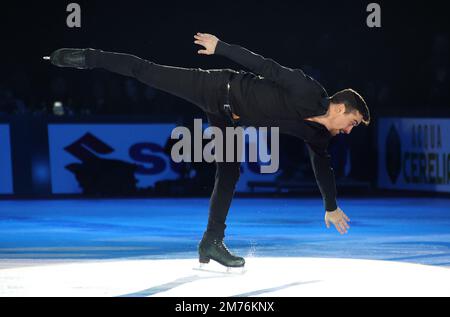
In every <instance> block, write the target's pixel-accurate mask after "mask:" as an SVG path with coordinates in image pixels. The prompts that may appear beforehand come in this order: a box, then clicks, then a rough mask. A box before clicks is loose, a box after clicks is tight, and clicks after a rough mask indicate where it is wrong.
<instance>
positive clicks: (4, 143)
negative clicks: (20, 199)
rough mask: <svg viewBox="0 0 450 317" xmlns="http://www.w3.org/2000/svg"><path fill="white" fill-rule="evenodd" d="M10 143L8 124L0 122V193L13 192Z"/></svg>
mask: <svg viewBox="0 0 450 317" xmlns="http://www.w3.org/2000/svg"><path fill="white" fill-rule="evenodd" d="M11 163H12V162H11V143H10V133H9V125H8V124H0V194H12V193H13V181H12V164H11Z"/></svg>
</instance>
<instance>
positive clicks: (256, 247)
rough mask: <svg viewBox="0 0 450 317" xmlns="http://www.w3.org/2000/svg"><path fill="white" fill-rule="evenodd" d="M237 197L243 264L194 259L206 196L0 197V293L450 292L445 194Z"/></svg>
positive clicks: (232, 234)
mask: <svg viewBox="0 0 450 317" xmlns="http://www.w3.org/2000/svg"><path fill="white" fill-rule="evenodd" d="M340 207H341V208H342V209H343V210H344V212H345V213H346V214H347V215H348V216H349V217H350V219H351V222H350V226H351V228H350V231H349V233H348V234H347V235H340V234H339V233H338V232H337V231H336V230H335V229H334V228H330V229H326V227H325V225H324V222H323V211H322V208H323V207H322V203H321V201H320V200H319V199H236V200H235V201H234V202H233V205H232V208H231V211H230V215H229V222H228V229H227V236H226V239H225V242H226V243H227V245H228V247H229V248H230V249H231V250H232V251H233V252H234V253H236V254H238V255H242V256H244V257H245V258H246V260H247V264H246V269H245V272H244V273H242V272H232V273H226V272H225V270H224V269H222V267H221V266H219V265H218V264H215V263H212V264H209V266H207V267H206V268H204V269H203V270H196V268H198V261H197V260H196V256H197V252H196V249H197V244H198V241H199V239H200V238H201V235H202V232H203V229H204V227H205V225H206V221H207V212H208V199H130V200H125V199H118V200H49V201H46V200H33V201H31V200H29V201H25V200H24V201H8V200H2V201H0V219H1V221H0V296H114V297H116V296H121V297H147V296H159V297H162V296H170V297H173V296H177V297H178V296H180V297H190V296H220V297H222V296H242V297H247V296H249V297H253V296H262V297H264V296H276V297H278V296H289V297H290V296H295V297H297V296H450V269H449V268H450V252H449V251H450V200H449V199H430V198H426V199H425V198H417V199H405V198H402V199H341V200H340Z"/></svg>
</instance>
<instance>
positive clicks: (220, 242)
mask: <svg viewBox="0 0 450 317" xmlns="http://www.w3.org/2000/svg"><path fill="white" fill-rule="evenodd" d="M215 242H216V245H218V246H219V247H220V248H222V249H224V250H225V251H226V252H227V253H228V254H229V255H231V252H230V250H228V248H227V246H226V245H225V243H223V241H220V240H216V241H215Z"/></svg>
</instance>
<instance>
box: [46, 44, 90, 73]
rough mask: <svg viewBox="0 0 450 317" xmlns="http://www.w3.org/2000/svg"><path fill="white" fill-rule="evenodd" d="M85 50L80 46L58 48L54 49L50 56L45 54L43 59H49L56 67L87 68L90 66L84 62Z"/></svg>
mask: <svg viewBox="0 0 450 317" xmlns="http://www.w3.org/2000/svg"><path fill="white" fill-rule="evenodd" d="M87 50H88V49H80V48H60V49H59V50H56V51H54V52H53V53H52V54H51V55H50V57H48V56H47V57H44V59H47V60H50V63H52V64H53V65H55V66H58V67H72V68H78V69H89V68H90V67H88V66H87V63H86V51H87Z"/></svg>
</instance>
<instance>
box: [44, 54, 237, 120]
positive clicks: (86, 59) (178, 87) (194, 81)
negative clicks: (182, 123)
mask: <svg viewBox="0 0 450 317" xmlns="http://www.w3.org/2000/svg"><path fill="white" fill-rule="evenodd" d="M50 62H51V63H52V64H53V65H55V66H59V67H72V68H79V69H93V68H102V69H105V70H108V71H111V72H114V73H117V74H121V75H124V76H128V77H133V78H135V79H137V80H139V81H141V82H142V83H144V84H146V85H149V86H152V87H154V88H156V89H159V90H162V91H165V92H167V93H170V94H172V95H175V96H177V97H180V98H183V99H184V100H187V101H189V102H191V103H193V104H195V105H197V106H199V107H200V108H201V109H202V110H204V111H205V112H210V113H218V112H219V111H221V110H220V108H221V107H222V106H223V96H224V93H225V89H226V88H225V87H226V83H227V80H228V78H229V76H230V72H232V71H231V70H203V69H199V68H183V67H173V66H166V65H160V64H156V63H153V62H151V61H148V60H145V59H142V58H139V57H137V56H134V55H130V54H123V53H114V52H105V51H102V50H97V49H90V48H88V49H69V48H62V49H59V50H56V51H55V52H53V53H52V54H51V55H50Z"/></svg>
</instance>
